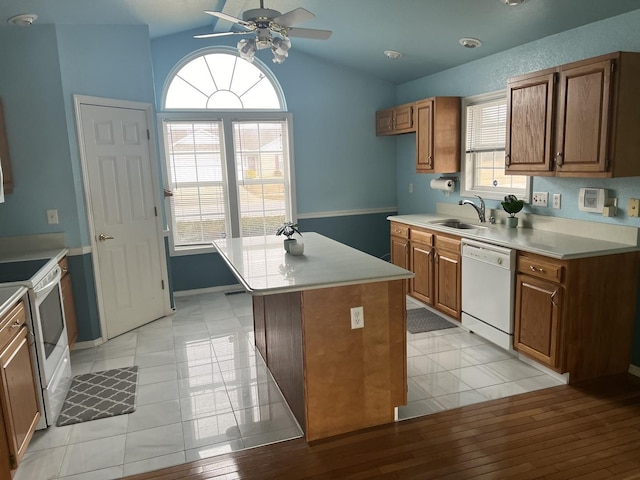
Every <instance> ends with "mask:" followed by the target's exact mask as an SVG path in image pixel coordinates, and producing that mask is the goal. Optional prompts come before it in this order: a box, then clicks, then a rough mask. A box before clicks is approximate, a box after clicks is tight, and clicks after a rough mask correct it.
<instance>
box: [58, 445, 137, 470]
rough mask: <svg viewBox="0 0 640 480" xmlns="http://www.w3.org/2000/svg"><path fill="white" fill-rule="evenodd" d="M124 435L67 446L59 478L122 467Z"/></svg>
mask: <svg viewBox="0 0 640 480" xmlns="http://www.w3.org/2000/svg"><path fill="white" fill-rule="evenodd" d="M124 445H125V435H117V436H114V437H107V438H101V439H99V440H91V441H89V442H82V443H76V444H73V445H69V446H67V450H66V452H65V455H64V460H63V461H62V467H61V468H60V476H61V477H65V476H69V475H76V474H78V473H85V472H90V471H92V470H100V469H104V468H109V467H116V466H118V465H122V463H123V459H124Z"/></svg>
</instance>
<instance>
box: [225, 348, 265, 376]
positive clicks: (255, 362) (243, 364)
mask: <svg viewBox="0 0 640 480" xmlns="http://www.w3.org/2000/svg"><path fill="white" fill-rule="evenodd" d="M244 353H246V355H240V354H238V355H236V356H234V357H230V358H229V359H227V360H218V368H219V369H220V371H221V372H226V371H228V370H238V369H241V368H248V367H255V366H263V365H264V361H263V360H262V358H261V357H260V356H259V355H256V354H255V353H254V352H244ZM223 358H224V357H223Z"/></svg>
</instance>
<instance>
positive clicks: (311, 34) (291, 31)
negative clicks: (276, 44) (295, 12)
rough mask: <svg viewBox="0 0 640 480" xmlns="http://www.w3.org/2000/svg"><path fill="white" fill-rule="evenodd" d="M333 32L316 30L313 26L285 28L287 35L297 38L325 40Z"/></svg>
mask: <svg viewBox="0 0 640 480" xmlns="http://www.w3.org/2000/svg"><path fill="white" fill-rule="evenodd" d="M332 33H333V32H332V31H331V30H316V29H314V28H287V36H289V37H298V38H312V39H314V40H326V39H328V38H329V37H330V36H331V34H332Z"/></svg>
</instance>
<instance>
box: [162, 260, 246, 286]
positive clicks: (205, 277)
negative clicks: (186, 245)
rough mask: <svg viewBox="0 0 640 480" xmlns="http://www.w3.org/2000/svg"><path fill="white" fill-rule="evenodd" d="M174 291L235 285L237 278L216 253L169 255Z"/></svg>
mask: <svg viewBox="0 0 640 480" xmlns="http://www.w3.org/2000/svg"><path fill="white" fill-rule="evenodd" d="M171 272H172V274H171V276H172V278H173V288H174V291H176V292H179V291H182V290H197V289H200V288H211V287H222V286H226V285H236V284H237V283H238V280H236V277H235V276H234V275H233V273H231V270H229V267H227V264H226V263H224V260H222V258H221V257H220V255H218V254H217V253H202V254H199V255H182V256H178V257H171Z"/></svg>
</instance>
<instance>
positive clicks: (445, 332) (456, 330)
mask: <svg viewBox="0 0 640 480" xmlns="http://www.w3.org/2000/svg"><path fill="white" fill-rule="evenodd" d="M430 333H431V336H433V337H445V336H449V335H455V334H456V333H469V332H467V331H466V330H465V329H464V328H460V327H454V328H443V329H442V330H432V331H431V332H430Z"/></svg>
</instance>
